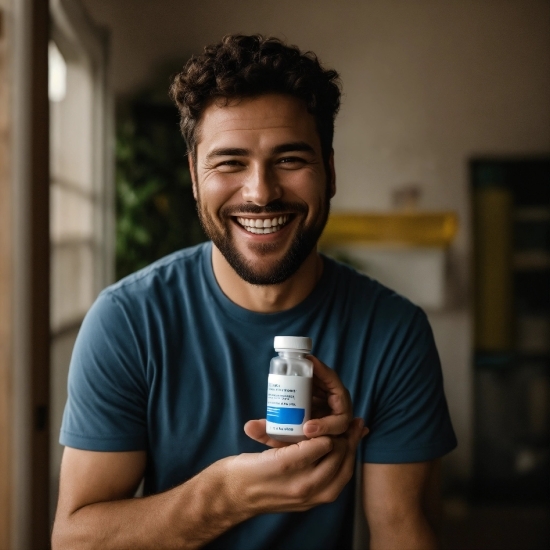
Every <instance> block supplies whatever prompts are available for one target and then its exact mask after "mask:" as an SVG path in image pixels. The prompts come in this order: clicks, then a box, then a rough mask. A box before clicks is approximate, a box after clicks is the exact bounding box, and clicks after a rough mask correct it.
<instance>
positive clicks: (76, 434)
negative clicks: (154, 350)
mask: <svg viewBox="0 0 550 550" xmlns="http://www.w3.org/2000/svg"><path fill="white" fill-rule="evenodd" d="M146 419H147V383H146V376H145V367H144V361H143V353H142V350H140V339H139V336H138V334H137V331H136V329H135V327H134V326H133V324H132V319H131V318H130V316H129V315H128V314H127V313H126V312H125V311H124V309H123V308H122V306H121V304H119V303H118V302H117V301H116V298H115V297H114V296H113V295H112V294H110V293H103V294H101V295H100V296H99V297H98V299H97V300H96V302H95V303H94V305H93V306H92V308H91V309H90V311H89V312H88V314H87V315H86V317H85V319H84V321H83V323H82V327H81V329H80V332H79V334H78V337H77V340H76V343H75V346H74V350H73V355H72V358H71V365H70V368H69V378H68V399H67V404H66V406H65V411H64V414H63V422H62V426H61V434H60V443H61V444H62V445H66V446H69V447H74V448H77V449H85V450H92V451H135V450H144V449H146V448H147V422H146Z"/></svg>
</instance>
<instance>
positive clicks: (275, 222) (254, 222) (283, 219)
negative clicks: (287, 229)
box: [237, 215, 288, 235]
mask: <svg viewBox="0 0 550 550" xmlns="http://www.w3.org/2000/svg"><path fill="white" fill-rule="evenodd" d="M237 221H238V222H239V223H240V224H241V225H242V226H243V227H244V228H245V229H246V230H247V231H249V232H250V233H254V234H256V235H267V234H268V233H275V232H276V231H279V230H280V229H282V227H283V226H284V225H285V224H286V223H287V222H288V215H284V216H279V217H278V218H273V219H271V220H268V219H259V218H258V219H251V218H237Z"/></svg>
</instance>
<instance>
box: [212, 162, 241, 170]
mask: <svg viewBox="0 0 550 550" xmlns="http://www.w3.org/2000/svg"><path fill="white" fill-rule="evenodd" d="M242 166H243V163H242V162H240V161H238V160H236V159H228V160H223V161H221V162H219V163H218V164H216V168H217V169H218V170H221V171H223V172H228V171H231V170H235V169H238V168H241V167H242Z"/></svg>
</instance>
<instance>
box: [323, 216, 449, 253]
mask: <svg viewBox="0 0 550 550" xmlns="http://www.w3.org/2000/svg"><path fill="white" fill-rule="evenodd" d="M457 230H458V217H457V215H456V213H455V212H399V213H391V214H387V213H351V212H350V213H348V212H345V213H344V212H334V213H332V214H331V215H330V217H329V220H328V222H327V226H326V227H325V231H324V232H323V235H322V237H321V245H323V246H328V245H335V244H342V243H350V242H362V243H371V244H372V243H380V244H402V245H411V246H441V247H447V246H449V244H450V243H451V242H452V240H453V239H454V237H455V235H456V232H457Z"/></svg>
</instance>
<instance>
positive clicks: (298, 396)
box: [266, 374, 312, 435]
mask: <svg viewBox="0 0 550 550" xmlns="http://www.w3.org/2000/svg"><path fill="white" fill-rule="evenodd" d="M311 387H312V379H311V378H308V377H306V376H284V375H281V374H270V375H269V378H268V381H267V415H266V421H267V425H266V429H267V430H266V431H267V433H272V434H286V435H303V433H304V432H303V430H302V425H303V424H304V422H307V421H308V420H309V419H310V418H311Z"/></svg>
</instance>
